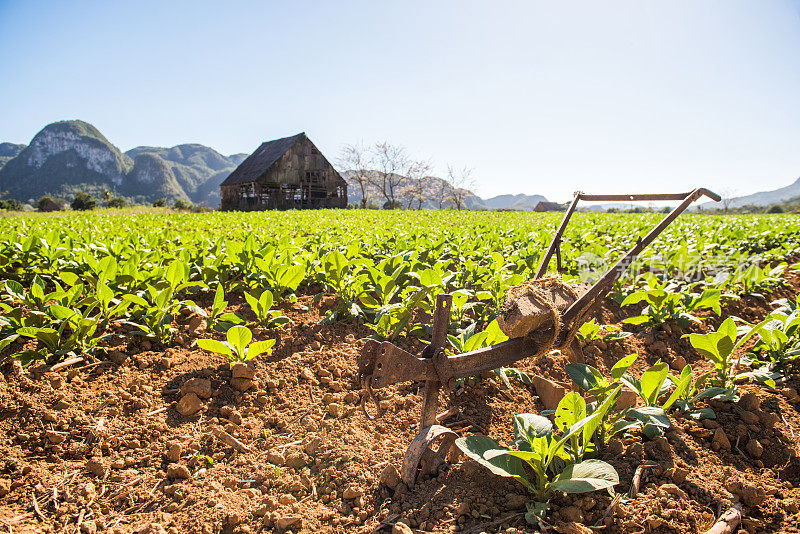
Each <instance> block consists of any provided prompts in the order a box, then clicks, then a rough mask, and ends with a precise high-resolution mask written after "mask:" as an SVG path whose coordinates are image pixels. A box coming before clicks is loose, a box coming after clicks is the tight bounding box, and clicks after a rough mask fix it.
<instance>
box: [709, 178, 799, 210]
mask: <svg viewBox="0 0 800 534" xmlns="http://www.w3.org/2000/svg"><path fill="white" fill-rule="evenodd" d="M798 195H800V178H798V179H797V180H795V182H794V183H793V184H791V185H787V186H786V187H781V188H779V189H774V190H772V191H761V192H758V193H753V194H752V195H746V196H743V197H734V198H733V199H731V200H730V203H729V204H728V207H729V208H740V207H742V206H769V205H770V204H776V203H778V202H785V201H787V200H790V199H792V198H794V197H796V196H798ZM702 207H703V209H712V210H713V209H722V208H724V207H725V205H724V202H706V203H705V204H703V205H702Z"/></svg>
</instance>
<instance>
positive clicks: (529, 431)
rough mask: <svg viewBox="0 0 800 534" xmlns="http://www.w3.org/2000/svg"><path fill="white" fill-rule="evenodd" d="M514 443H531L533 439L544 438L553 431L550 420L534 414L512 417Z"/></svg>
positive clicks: (521, 414)
mask: <svg viewBox="0 0 800 534" xmlns="http://www.w3.org/2000/svg"><path fill="white" fill-rule="evenodd" d="M513 426H514V439H515V441H522V440H524V441H526V442H529V443H530V442H531V441H533V440H534V439H535V438H539V437H542V436H546V435H547V434H550V433H551V432H552V431H553V423H551V422H550V419H548V418H547V417H543V416H541V415H538V414H535V413H520V414H517V415H515V416H514V419H513Z"/></svg>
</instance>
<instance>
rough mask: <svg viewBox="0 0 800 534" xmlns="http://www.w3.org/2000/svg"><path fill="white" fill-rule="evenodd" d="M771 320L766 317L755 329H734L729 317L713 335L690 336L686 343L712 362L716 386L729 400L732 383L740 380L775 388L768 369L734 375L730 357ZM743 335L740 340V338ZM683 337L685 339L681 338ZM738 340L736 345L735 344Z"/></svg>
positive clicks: (733, 387)
mask: <svg viewBox="0 0 800 534" xmlns="http://www.w3.org/2000/svg"><path fill="white" fill-rule="evenodd" d="M770 320H771V319H770V318H769V317H767V319H764V320H763V321H761V322H760V323H758V324H757V325H755V326H749V325H746V326H743V327H741V328H740V329H739V330H737V328H736V323H734V321H733V318H732V317H728V318H727V319H725V320H724V321H723V322H722V324H721V325H720V327H719V328H718V329H717V331H716V332H709V333H708V334H689V335H688V336H689V341H690V342H691V344H692V346H693V347H694V348H695V350H696V351H697V352H699V353H700V354H702V355H703V356H705V357H706V358H708V359H709V360H711V363H713V364H714V367H715V368H716V370H717V380H716V381H715V382H716V385H718V386H719V387H721V388H724V389H726V390H728V391H729V392H730V400H736V397H737V395H736V385H735V382H736V381H737V380H739V379H744V378H753V379H755V380H759V381H762V382H764V383H765V384H767V385H768V386H770V387H775V382H774V380H773V379H772V374H771V373H770V371H769V370H768V369H767V368H764V369H757V370H755V371H751V372H749V373H741V374H735V372H736V370H735V369H734V365H733V361H732V355H733V353H734V352H736V351H737V350H738V349H739V348H740V347H741V346H742V345H744V344H745V343H746V342H747V340H748V339H750V338H751V337H752V336H753V335H755V334H756V333H758V332H759V331H760V330H761V329H762V327H763V326H764V325H765V324H767V323H768V322H769V321H770ZM740 333H743V334H744V335H742V337H739V334H740ZM684 337H685V336H684ZM737 338H738V341H737Z"/></svg>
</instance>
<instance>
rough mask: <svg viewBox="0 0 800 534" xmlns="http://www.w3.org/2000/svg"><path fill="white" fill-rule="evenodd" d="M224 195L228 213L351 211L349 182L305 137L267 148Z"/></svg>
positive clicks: (225, 186)
mask: <svg viewBox="0 0 800 534" xmlns="http://www.w3.org/2000/svg"><path fill="white" fill-rule="evenodd" d="M220 192H221V196H222V209H223V210H268V209H279V210H285V209H309V208H345V207H347V182H345V180H344V178H342V177H341V176H340V175H339V173H338V172H336V169H334V168H333V165H331V164H330V163H329V162H328V160H327V159H325V156H323V155H322V153H321V152H320V151H319V149H318V148H317V147H316V146H314V143H312V142H311V141H310V140H309V139H308V137H306V134H305V133H299V134H297V135H294V136H292V137H284V138H282V139H275V140H274V141H268V142H266V143H262V145H261V146H260V147H258V149H256V151H255V152H253V153H252V154H251V155H250V156H248V157H247V159H245V160H244V161H243V162H242V163H241V165H239V166H238V167H237V168H236V170H234V171H233V172H232V173H231V174H230V176H228V177H227V178H226V179H225V181H224V182H222V184H221V185H220Z"/></svg>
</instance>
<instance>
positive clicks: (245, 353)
mask: <svg viewBox="0 0 800 534" xmlns="http://www.w3.org/2000/svg"><path fill="white" fill-rule="evenodd" d="M226 336H227V341H217V340H216V339H198V340H197V346H198V347H200V348H201V349H205V350H207V351H210V352H216V353H217V354H222V355H224V356H227V357H228V359H230V360H231V363H232V364H233V363H238V362H246V361H248V360H252V359H253V358H255V357H256V356H258V355H260V354H271V353H272V347H273V345H275V340H274V339H267V340H265V341H256V342H255V343H250V341H251V340H252V339H253V333H252V332H251V331H250V329H249V328H247V327H246V326H232V327H231V328H229V329H228V331H227V332H226Z"/></svg>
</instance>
